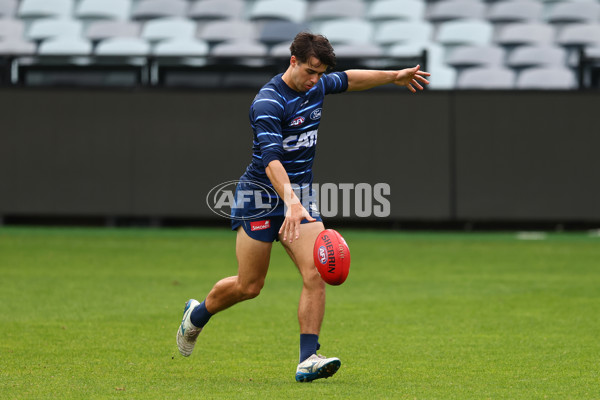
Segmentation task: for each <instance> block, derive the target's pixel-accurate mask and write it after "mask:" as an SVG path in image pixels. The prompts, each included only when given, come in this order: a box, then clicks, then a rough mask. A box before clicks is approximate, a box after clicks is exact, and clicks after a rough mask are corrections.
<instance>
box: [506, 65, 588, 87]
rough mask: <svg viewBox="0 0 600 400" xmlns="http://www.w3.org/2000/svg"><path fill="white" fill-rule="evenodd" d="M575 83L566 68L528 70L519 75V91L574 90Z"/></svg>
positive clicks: (573, 77) (570, 72) (571, 74)
mask: <svg viewBox="0 0 600 400" xmlns="http://www.w3.org/2000/svg"><path fill="white" fill-rule="evenodd" d="M576 87H577V81H576V79H575V75H574V74H573V71H571V70H570V69H567V68H545V67H544V68H529V69H526V70H524V71H523V72H521V73H520V74H519V77H518V78H517V88H519V89H575V88H576Z"/></svg>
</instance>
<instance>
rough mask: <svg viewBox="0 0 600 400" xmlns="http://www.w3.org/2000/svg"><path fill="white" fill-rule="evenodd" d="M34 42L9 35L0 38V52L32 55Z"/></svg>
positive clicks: (34, 49)
mask: <svg viewBox="0 0 600 400" xmlns="http://www.w3.org/2000/svg"><path fill="white" fill-rule="evenodd" d="M36 48H37V46H36V44H35V43H32V42H29V41H26V40H23V39H21V38H17V37H9V38H4V39H3V40H0V54H9V55H15V56H26V55H34V54H35V52H36Z"/></svg>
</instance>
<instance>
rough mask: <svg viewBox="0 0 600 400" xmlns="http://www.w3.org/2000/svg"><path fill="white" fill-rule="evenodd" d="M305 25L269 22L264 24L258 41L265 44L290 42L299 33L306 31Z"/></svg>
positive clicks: (288, 22)
mask: <svg viewBox="0 0 600 400" xmlns="http://www.w3.org/2000/svg"><path fill="white" fill-rule="evenodd" d="M307 29H308V27H307V25H304V24H299V23H296V22H290V21H271V22H266V23H265V24H264V25H263V27H262V29H261V30H260V33H259V34H258V40H260V41H261V42H263V43H265V44H271V45H273V44H277V43H281V42H288V41H289V42H291V41H292V40H293V39H294V37H296V35H297V34H298V33H299V32H302V31H305V30H307Z"/></svg>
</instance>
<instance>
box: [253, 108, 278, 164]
mask: <svg viewBox="0 0 600 400" xmlns="http://www.w3.org/2000/svg"><path fill="white" fill-rule="evenodd" d="M283 112H284V106H283V104H281V102H279V101H277V100H275V99H270V98H260V99H257V100H255V101H254V103H253V104H252V107H250V125H251V126H252V129H253V130H254V134H255V140H256V142H257V143H255V144H256V145H258V147H259V148H260V157H261V158H262V163H263V166H264V167H265V168H266V167H267V165H269V163H270V162H271V161H273V160H281V158H282V157H283V136H282V133H281V121H282V120H283Z"/></svg>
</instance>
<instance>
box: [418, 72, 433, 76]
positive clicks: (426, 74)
mask: <svg viewBox="0 0 600 400" xmlns="http://www.w3.org/2000/svg"><path fill="white" fill-rule="evenodd" d="M417 75H422V76H431V74H430V73H429V72H425V71H417Z"/></svg>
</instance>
